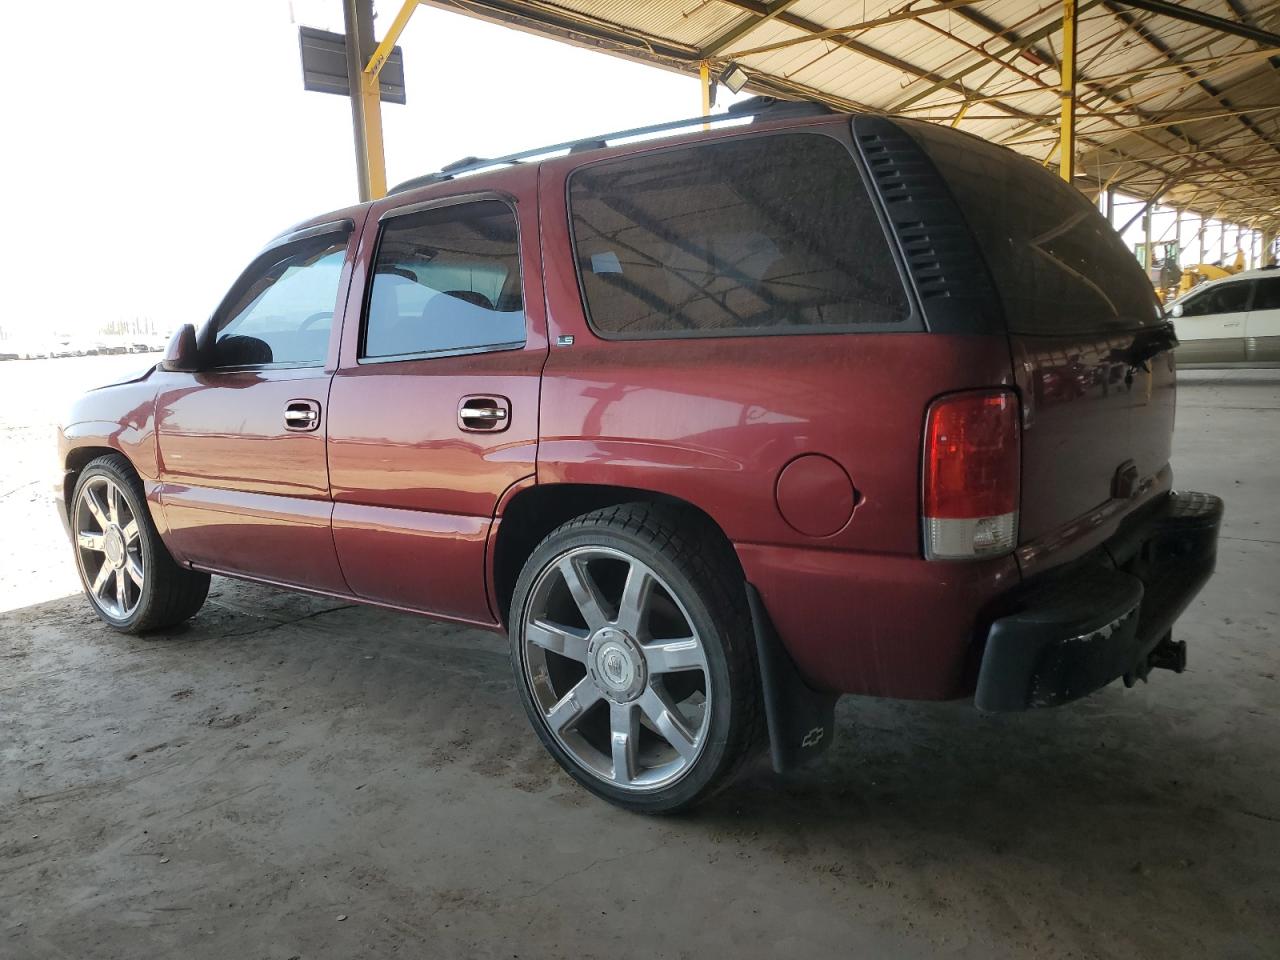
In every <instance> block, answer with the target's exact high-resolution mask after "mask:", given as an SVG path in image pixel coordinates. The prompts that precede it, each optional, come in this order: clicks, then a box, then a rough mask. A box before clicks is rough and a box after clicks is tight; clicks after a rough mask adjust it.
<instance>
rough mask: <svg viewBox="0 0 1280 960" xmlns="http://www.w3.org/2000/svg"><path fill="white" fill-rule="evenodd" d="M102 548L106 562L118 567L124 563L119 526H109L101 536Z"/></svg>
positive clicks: (122, 543)
mask: <svg viewBox="0 0 1280 960" xmlns="http://www.w3.org/2000/svg"><path fill="white" fill-rule="evenodd" d="M102 550H103V552H104V553H105V554H106V555H107V563H109V564H111V565H112V566H113V567H119V566H120V565H121V564H123V563H124V535H123V534H121V533H120V528H119V527H110V528H108V530H107V533H106V536H104V537H103V538H102Z"/></svg>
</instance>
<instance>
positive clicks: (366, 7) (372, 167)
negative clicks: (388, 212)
mask: <svg viewBox="0 0 1280 960" xmlns="http://www.w3.org/2000/svg"><path fill="white" fill-rule="evenodd" d="M402 12H403V11H402ZM342 15H343V21H344V23H345V26H346V42H347V80H348V82H349V83H350V85H351V126H352V131H353V133H354V135H355V147H356V179H357V181H358V184H359V188H360V200H361V202H363V201H366V200H378V199H381V198H382V197H385V196H386V195H387V165H386V158H385V156H384V152H383V148H382V101H381V98H380V96H379V93H380V91H379V86H378V73H377V70H375V71H372V72H370V71H368V70H366V69H365V65H366V63H368V62H370V61H372V60H373V57H374V54H375V52H376V47H377V45H376V44H375V43H374V39H373V2H372V0H343V4H342ZM378 69H379V70H380V69H381V67H380V66H379V67H378Z"/></svg>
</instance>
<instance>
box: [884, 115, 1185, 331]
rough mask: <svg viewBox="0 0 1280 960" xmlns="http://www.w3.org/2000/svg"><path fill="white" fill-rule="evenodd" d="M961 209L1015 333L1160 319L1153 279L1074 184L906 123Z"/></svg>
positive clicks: (1009, 155) (985, 147) (1000, 152)
mask: <svg viewBox="0 0 1280 960" xmlns="http://www.w3.org/2000/svg"><path fill="white" fill-rule="evenodd" d="M902 126H903V128H904V129H906V130H908V131H909V132H910V133H911V134H912V135H913V136H914V137H915V138H916V140H917V141H918V142H919V143H920V145H921V146H922V147H923V148H924V150H925V152H926V153H927V154H928V155H929V158H930V159H931V160H932V161H933V163H934V165H935V166H936V167H937V168H938V171H939V172H940V173H941V174H942V177H943V179H944V180H945V181H946V183H947V186H948V187H949V188H950V189H951V192H952V194H953V195H954V196H955V199H956V202H957V203H958V204H959V205H960V209H961V211H962V212H963V214H964V216H965V219H966V220H967V221H968V223H969V228H970V229H971V230H972V231H973V233H974V236H975V239H976V240H977V242H978V245H979V247H980V248H981V250H982V252H983V254H984V255H985V257H986V260H987V264H988V265H989V267H990V269H991V274H992V279H993V280H994V281H995V284H996V287H997V289H998V290H999V291H1000V298H1001V301H1002V302H1003V304H1004V310H1005V318H1006V322H1007V323H1008V328H1009V332H1010V333H1019V334H1050V335H1057V334H1076V333H1096V332H1107V331H1116V330H1132V329H1136V328H1138V327H1143V326H1148V325H1151V324H1154V323H1157V322H1159V320H1160V311H1159V308H1158V307H1157V305H1156V300H1155V292H1154V289H1153V288H1152V286H1151V282H1150V281H1149V280H1148V279H1147V278H1146V276H1145V274H1144V273H1143V272H1142V267H1141V266H1140V265H1139V264H1138V261H1137V258H1136V257H1135V256H1134V255H1133V253H1131V252H1130V251H1129V249H1128V248H1127V247H1126V246H1125V245H1124V241H1122V240H1121V239H1120V237H1119V235H1118V234H1117V233H1116V232H1115V230H1113V229H1112V228H1111V226H1110V225H1109V224H1108V223H1107V221H1106V218H1105V217H1103V216H1102V214H1101V213H1099V212H1098V210H1097V209H1096V208H1095V207H1094V205H1093V204H1092V203H1090V202H1089V200H1088V199H1087V198H1086V197H1085V196H1084V195H1083V194H1081V193H1080V191H1078V190H1076V189H1075V188H1074V187H1072V186H1070V185H1068V184H1066V183H1064V182H1063V181H1062V180H1060V179H1058V178H1057V177H1055V176H1054V175H1053V174H1051V173H1048V172H1047V171H1045V170H1043V169H1041V168H1040V167H1039V166H1038V165H1036V164H1035V163H1033V162H1031V161H1030V160H1028V159H1026V158H1025V157H1020V156H1018V155H1017V154H1015V153H1013V152H1012V151H1010V150H1006V149H1004V148H1002V147H997V146H994V145H992V144H989V143H986V142H985V141H983V140H979V139H978V138H977V137H969V136H958V135H956V134H954V133H953V132H952V131H949V130H938V129H936V128H934V127H931V126H930V125H929V124H926V123H921V122H910V121H904V122H902Z"/></svg>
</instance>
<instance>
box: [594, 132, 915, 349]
mask: <svg viewBox="0 0 1280 960" xmlns="http://www.w3.org/2000/svg"><path fill="white" fill-rule="evenodd" d="M569 204H570V213H571V218H572V222H573V235H574V243H575V247H576V251H575V252H576V259H577V264H578V270H579V274H580V276H581V278H582V290H583V294H584V296H585V299H586V307H587V313H588V316H589V318H590V321H591V324H592V326H593V327H594V328H595V329H596V330H597V331H598V332H600V333H602V334H603V335H605V336H615V337H670V336H731V335H735V334H742V333H806V332H813V333H822V332H830V331H833V330H840V329H850V328H861V329H867V328H870V329H876V328H880V329H885V328H890V329H892V328H895V327H900V326H901V325H902V323H903V322H904V321H905V320H906V319H907V318H908V317H909V316H910V306H909V304H908V301H907V296H906V293H905V291H904V289H903V284H902V280H901V277H900V275H899V272H898V268H897V265H896V263H895V261H894V259H893V255H892V254H891V253H890V248H889V245H888V242H887V240H886V239H885V236H884V232H883V230H882V229H881V226H880V223H879V221H878V220H877V218H876V214H875V211H874V209H873V208H872V206H871V201H870V199H869V197H868V196H867V190H866V187H865V186H864V185H863V182H862V178H861V177H860V175H859V174H858V170H857V168H856V167H855V165H854V161H853V159H852V157H851V156H850V154H849V151H848V150H847V149H846V148H845V147H844V146H843V145H842V144H841V143H840V142H839V141H836V140H833V139H831V138H830V137H826V136H822V135H816V134H784V135H776V136H764V137H754V138H750V139H743V140H730V141H724V142H719V143H710V144H703V145H699V146H695V147H688V148H683V149H677V150H665V151H662V152H659V153H652V154H645V155H643V156H639V157H631V158H627V159H623V160H616V161H612V162H605V163H600V164H594V165H591V166H588V167H584V168H582V169H580V170H578V171H576V172H575V173H574V174H573V175H572V176H571V178H570V181H569Z"/></svg>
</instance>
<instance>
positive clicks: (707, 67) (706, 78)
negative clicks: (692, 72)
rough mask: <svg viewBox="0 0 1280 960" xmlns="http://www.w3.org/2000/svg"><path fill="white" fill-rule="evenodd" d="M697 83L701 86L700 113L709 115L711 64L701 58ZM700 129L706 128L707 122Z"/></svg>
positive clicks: (705, 115)
mask: <svg viewBox="0 0 1280 960" xmlns="http://www.w3.org/2000/svg"><path fill="white" fill-rule="evenodd" d="M698 84H699V86H701V87H702V115H703V116H704V117H709V116H711V64H709V63H708V62H707V61H706V60H703V61H702V62H701V63H699V64H698ZM702 129H703V130H706V129H708V125H707V124H705V123H704V124H703V125H702Z"/></svg>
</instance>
